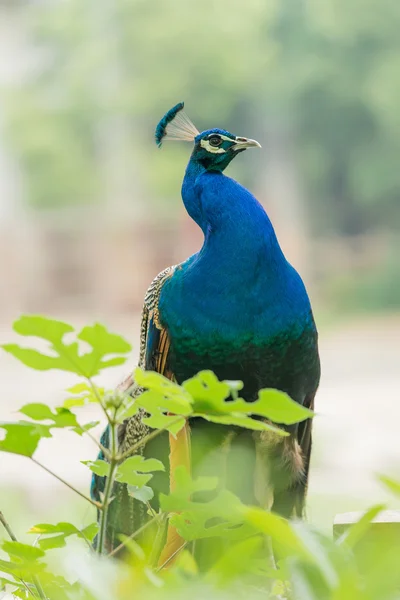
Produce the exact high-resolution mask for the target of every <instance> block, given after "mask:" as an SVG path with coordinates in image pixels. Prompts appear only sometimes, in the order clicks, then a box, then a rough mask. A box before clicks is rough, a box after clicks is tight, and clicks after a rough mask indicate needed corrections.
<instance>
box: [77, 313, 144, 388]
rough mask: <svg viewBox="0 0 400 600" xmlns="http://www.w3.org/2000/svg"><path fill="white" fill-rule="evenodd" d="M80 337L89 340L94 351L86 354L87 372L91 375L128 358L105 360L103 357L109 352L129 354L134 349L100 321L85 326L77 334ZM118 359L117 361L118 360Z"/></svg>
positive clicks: (85, 340) (121, 362)
mask: <svg viewBox="0 0 400 600" xmlns="http://www.w3.org/2000/svg"><path fill="white" fill-rule="evenodd" d="M77 337H78V339H80V340H83V341H84V342H87V343H88V344H89V345H90V346H91V347H92V348H93V351H92V352H91V353H90V354H87V355H85V361H86V365H87V367H86V369H87V370H86V373H88V374H89V375H87V376H89V377H91V376H93V375H96V374H97V373H98V372H99V371H100V370H101V369H104V368H105V367H106V366H114V365H117V364H118V365H120V364H123V363H124V362H125V360H126V358H117V359H111V360H108V361H104V360H103V358H104V357H105V356H107V355H109V354H128V352H130V351H131V350H132V347H131V345H130V344H129V343H128V342H127V341H126V340H125V339H124V338H123V337H121V336H120V335H116V334H115V333H110V332H109V331H107V329H106V328H105V327H104V325H101V324H99V323H95V324H94V325H91V326H87V327H84V328H83V329H82V330H81V331H80V333H78V335H77ZM116 361H117V362H116Z"/></svg>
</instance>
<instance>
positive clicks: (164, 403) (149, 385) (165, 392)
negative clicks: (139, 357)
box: [135, 368, 192, 416]
mask: <svg viewBox="0 0 400 600" xmlns="http://www.w3.org/2000/svg"><path fill="white" fill-rule="evenodd" d="M135 381H136V383H137V384H138V385H139V386H141V387H143V388H145V389H147V390H148V391H147V392H144V393H143V394H141V395H140V396H139V397H138V398H137V402H138V405H139V406H141V407H142V408H144V409H145V410H147V411H148V412H150V413H153V412H154V411H159V410H162V411H165V412H170V413H173V414H175V415H184V416H187V415H190V414H191V412H192V398H191V396H190V394H188V393H187V391H186V390H185V389H184V388H183V387H182V386H180V385H178V384H177V383H174V382H173V381H171V380H170V379H167V378H166V377H164V376H163V375H160V374H159V373H154V372H153V371H143V370H142V369H139V368H138V369H136V371H135Z"/></svg>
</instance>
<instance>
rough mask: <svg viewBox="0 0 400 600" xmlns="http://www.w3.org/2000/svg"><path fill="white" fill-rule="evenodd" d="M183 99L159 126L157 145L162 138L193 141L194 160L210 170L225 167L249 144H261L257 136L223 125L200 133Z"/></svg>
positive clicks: (219, 169) (163, 139)
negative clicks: (251, 136) (222, 127)
mask: <svg viewBox="0 0 400 600" xmlns="http://www.w3.org/2000/svg"><path fill="white" fill-rule="evenodd" d="M183 107H184V104H183V102H180V103H179V104H177V105H176V106H174V107H173V108H171V109H170V110H169V111H168V112H167V113H166V114H165V115H164V116H163V118H162V119H161V121H160V122H159V124H158V125H157V128H156V133H155V139H156V143H157V145H158V146H161V144H162V142H163V141H168V140H169V141H185V142H194V148H193V152H192V156H191V160H192V161H195V162H198V163H200V164H201V165H202V166H203V167H204V168H205V169H207V170H208V171H223V170H224V169H225V168H226V167H227V166H228V165H229V163H230V162H231V160H232V159H233V158H235V156H236V155H237V154H239V153H240V152H243V151H244V150H246V149H247V148H261V145H260V144H259V143H258V142H256V141H255V140H251V139H248V138H244V137H238V136H236V135H233V134H232V133H229V131H225V130H224V129H207V130H206V131H203V132H202V133H200V132H199V131H198V130H197V129H196V127H195V126H194V125H193V123H192V121H191V120H190V119H189V117H188V116H187V115H186V114H185V112H184V111H183Z"/></svg>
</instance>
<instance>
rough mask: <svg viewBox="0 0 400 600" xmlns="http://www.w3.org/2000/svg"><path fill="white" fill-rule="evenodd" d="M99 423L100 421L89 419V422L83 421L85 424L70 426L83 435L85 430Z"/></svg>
mask: <svg viewBox="0 0 400 600" xmlns="http://www.w3.org/2000/svg"><path fill="white" fill-rule="evenodd" d="M99 424H100V421H90V423H85V425H79V424H78V425H77V426H76V427H73V428H72V431H74V432H75V433H77V434H78V435H83V434H84V433H85V432H86V431H90V430H91V429H93V428H94V427H97V425H99Z"/></svg>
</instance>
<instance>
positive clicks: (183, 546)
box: [156, 542, 188, 573]
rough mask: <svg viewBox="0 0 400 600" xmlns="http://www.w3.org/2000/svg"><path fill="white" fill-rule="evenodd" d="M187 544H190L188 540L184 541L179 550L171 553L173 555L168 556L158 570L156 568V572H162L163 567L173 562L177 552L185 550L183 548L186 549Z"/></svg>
mask: <svg viewBox="0 0 400 600" xmlns="http://www.w3.org/2000/svg"><path fill="white" fill-rule="evenodd" d="M187 544H188V542H184V543H183V544H182V546H180V547H179V548H178V549H177V550H175V552H174V553H173V554H171V556H169V557H168V558H167V560H166V561H165V562H163V564H162V565H160V566H159V567H158V568H157V570H156V573H159V572H160V571H161V570H162V569H164V567H166V566H167V565H168V564H169V563H170V562H171V560H172V559H173V558H175V556H176V555H177V554H179V552H180V551H181V550H183V549H184V548H185V547H186V546H187Z"/></svg>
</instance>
